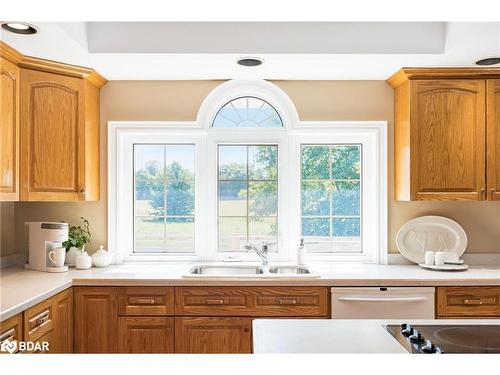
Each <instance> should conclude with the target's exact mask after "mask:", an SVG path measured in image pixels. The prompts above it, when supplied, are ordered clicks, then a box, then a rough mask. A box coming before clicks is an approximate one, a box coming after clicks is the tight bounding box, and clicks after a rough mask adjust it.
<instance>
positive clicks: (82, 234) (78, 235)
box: [62, 217, 92, 266]
mask: <svg viewBox="0 0 500 375" xmlns="http://www.w3.org/2000/svg"><path fill="white" fill-rule="evenodd" d="M80 219H82V225H79V226H71V227H70V228H69V233H68V239H67V240H66V241H64V242H63V243H62V245H63V246H64V247H65V248H66V264H68V265H70V266H73V265H75V263H76V257H77V256H79V255H81V254H82V253H83V252H84V251H85V245H86V244H88V243H90V239H91V237H92V236H91V234H90V225H89V221H88V220H87V219H85V218H84V217H80Z"/></svg>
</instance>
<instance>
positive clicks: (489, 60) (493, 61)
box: [476, 57, 500, 66]
mask: <svg viewBox="0 0 500 375" xmlns="http://www.w3.org/2000/svg"><path fill="white" fill-rule="evenodd" d="M496 64H500V57H489V58H487V59H481V60H478V61H476V65H483V66H484V65H496Z"/></svg>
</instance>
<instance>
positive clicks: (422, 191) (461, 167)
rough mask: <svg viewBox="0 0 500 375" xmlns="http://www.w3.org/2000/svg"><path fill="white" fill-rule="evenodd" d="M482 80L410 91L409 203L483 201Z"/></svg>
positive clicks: (428, 83)
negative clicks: (428, 200) (416, 201)
mask: <svg viewBox="0 0 500 375" xmlns="http://www.w3.org/2000/svg"><path fill="white" fill-rule="evenodd" d="M485 85H486V82H485V81H484V80H415V81H413V82H412V85H411V99H410V103H411V104H410V106H411V109H410V117H411V120H410V121H411V135H410V138H411V156H410V158H411V172H410V173H411V185H412V186H411V191H412V197H411V199H412V200H413V199H416V200H427V199H434V200H440V199H442V200H483V199H486V194H485V188H486V187H485V128H486V126H485Z"/></svg>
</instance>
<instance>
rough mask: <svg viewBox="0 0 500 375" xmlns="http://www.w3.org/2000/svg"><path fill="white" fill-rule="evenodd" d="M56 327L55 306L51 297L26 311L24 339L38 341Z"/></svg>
mask: <svg viewBox="0 0 500 375" xmlns="http://www.w3.org/2000/svg"><path fill="white" fill-rule="evenodd" d="M53 328H54V308H53V303H52V299H51V298H49V299H48V300H45V301H43V302H40V303H39V304H38V305H35V306H33V307H30V308H29V309H27V310H26V311H24V340H25V341H36V340H37V339H39V338H40V337H42V336H43V335H45V334H46V333H48V332H50V331H52V329H53Z"/></svg>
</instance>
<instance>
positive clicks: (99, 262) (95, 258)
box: [92, 246, 111, 268]
mask: <svg viewBox="0 0 500 375" xmlns="http://www.w3.org/2000/svg"><path fill="white" fill-rule="evenodd" d="M92 263H94V266H95V267H99V268H101V267H107V266H109V264H110V263H111V257H110V256H109V253H108V252H107V251H106V250H104V249H103V247H102V246H100V248H99V250H97V251H96V252H95V253H94V254H92Z"/></svg>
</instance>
